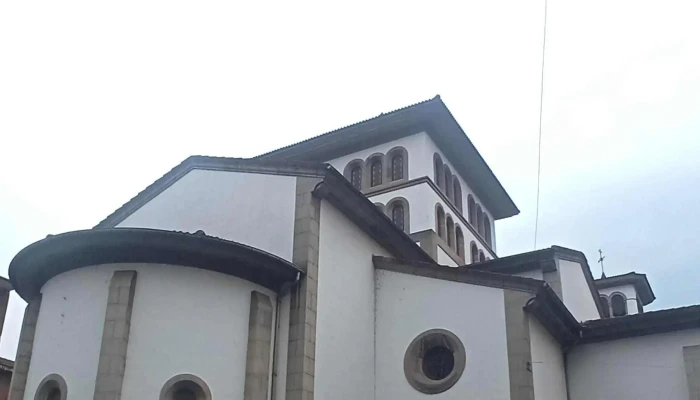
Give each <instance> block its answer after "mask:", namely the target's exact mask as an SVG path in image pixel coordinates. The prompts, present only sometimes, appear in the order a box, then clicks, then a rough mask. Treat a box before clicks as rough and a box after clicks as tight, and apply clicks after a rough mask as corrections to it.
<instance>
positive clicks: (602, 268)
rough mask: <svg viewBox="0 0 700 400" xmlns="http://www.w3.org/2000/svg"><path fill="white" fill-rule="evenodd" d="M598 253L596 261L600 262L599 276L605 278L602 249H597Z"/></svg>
mask: <svg viewBox="0 0 700 400" xmlns="http://www.w3.org/2000/svg"><path fill="white" fill-rule="evenodd" d="M598 254H600V258H599V259H598V262H599V263H600V270H601V271H602V272H603V273H602V274H601V276H600V278H601V279H603V278H605V267H604V266H603V260H605V256H604V255H603V250H601V249H598Z"/></svg>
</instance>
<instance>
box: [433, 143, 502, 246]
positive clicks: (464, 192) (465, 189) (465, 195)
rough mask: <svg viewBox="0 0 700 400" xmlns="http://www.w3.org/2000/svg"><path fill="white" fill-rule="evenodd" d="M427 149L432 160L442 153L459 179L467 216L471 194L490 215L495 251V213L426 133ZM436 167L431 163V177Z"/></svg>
mask: <svg viewBox="0 0 700 400" xmlns="http://www.w3.org/2000/svg"><path fill="white" fill-rule="evenodd" d="M425 150H426V152H427V153H428V154H427V156H428V158H429V159H430V160H431V163H432V160H433V156H434V154H435V153H438V154H439V155H440V158H442V162H443V163H444V164H446V165H448V166H449V167H450V171H451V172H452V175H453V176H456V177H457V178H458V179H459V184H460V186H461V187H462V206H463V208H464V214H465V216H467V217H468V211H467V204H468V203H467V199H468V196H469V195H470V194H471V195H472V196H473V197H474V201H475V202H476V204H479V205H481V211H483V212H484V213H486V215H487V216H488V217H489V222H490V224H491V235H492V238H491V243H493V246H492V247H493V249H494V251H495V250H496V229H495V226H494V220H493V215H491V212H490V211H489V210H488V208H487V207H486V206H485V205H484V203H483V202H482V201H481V200H480V199H479V197H478V196H477V195H476V194H475V193H474V191H473V190H472V189H471V188H470V187H469V185H467V182H466V181H465V180H464V179H463V177H462V175H460V174H459V173H458V172H457V171H456V170H455V167H454V165H452V162H451V161H450V160H448V159H447V157H445V154H444V153H443V152H442V151H440V149H439V148H438V147H437V145H436V144H435V142H433V140H432V139H431V138H430V136H428V135H426V141H425ZM434 169H435V167H434V166H433V165H432V164H431V166H430V170H431V173H430V174H429V175H427V176H428V177H430V179H433V178H434V177H435V172H434Z"/></svg>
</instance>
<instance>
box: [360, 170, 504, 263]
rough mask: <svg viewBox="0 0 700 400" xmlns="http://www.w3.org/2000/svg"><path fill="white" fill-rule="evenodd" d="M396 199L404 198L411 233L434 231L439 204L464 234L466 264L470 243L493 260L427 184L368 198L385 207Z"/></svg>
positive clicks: (466, 223) (464, 223)
mask: <svg viewBox="0 0 700 400" xmlns="http://www.w3.org/2000/svg"><path fill="white" fill-rule="evenodd" d="M396 197H404V198H405V199H406V200H407V201H408V206H409V207H408V208H409V211H408V213H409V216H410V231H411V233H413V232H420V231H424V230H427V229H432V230H433V231H435V230H436V219H437V216H436V214H435V213H436V211H435V210H436V208H435V205H436V204H440V206H442V209H443V210H445V216H448V215H449V216H451V217H452V220H453V221H454V223H455V226H457V225H459V226H460V229H462V233H463V234H464V249H465V253H466V255H467V263H469V260H468V258H469V244H470V242H472V241H474V243H476V246H477V248H478V249H479V250H483V251H484V254H485V255H486V256H488V257H491V258H495V255H494V254H493V253H491V252H490V251H489V250H488V249H487V248H486V247H485V246H484V245H483V244H482V243H481V242H480V241H479V240H478V239H477V238H476V235H474V234H473V233H472V232H471V231H470V230H469V228H468V227H467V225H468V224H469V223H468V222H467V221H466V220H465V219H463V218H462V217H460V216H459V215H458V214H456V213H454V212H453V211H452V210H451V209H450V208H449V206H447V205H446V204H445V202H444V201H442V199H441V197H440V196H439V195H438V194H437V193H436V192H435V190H433V188H432V187H431V186H430V185H429V184H427V183H421V184H418V185H413V186H409V187H405V188H401V189H397V190H392V191H391V192H387V193H382V194H378V195H374V196H369V199H370V201H372V202H373V203H382V204H384V205H386V204H388V203H389V202H390V201H391V200H392V199H394V198H396Z"/></svg>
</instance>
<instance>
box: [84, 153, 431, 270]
mask: <svg viewBox="0 0 700 400" xmlns="http://www.w3.org/2000/svg"><path fill="white" fill-rule="evenodd" d="M194 169H203V170H214V171H232V172H248V173H264V174H275V175H289V176H303V177H317V178H319V184H318V185H317V186H316V188H315V189H314V191H313V194H314V195H316V196H319V197H321V198H324V199H327V200H328V201H329V202H330V203H331V204H333V205H334V206H335V207H336V208H338V209H339V210H340V211H341V212H343V213H344V214H345V215H346V216H347V217H348V218H350V219H351V220H352V221H353V222H355V224H357V225H358V226H359V227H360V228H361V229H363V230H364V231H365V232H366V233H367V234H368V235H369V236H370V237H372V238H373V239H374V240H376V241H377V242H378V243H379V244H381V245H382V246H383V247H384V248H386V249H387V250H389V251H390V252H391V253H392V254H394V255H396V256H397V257H400V258H405V259H412V260H418V261H432V259H431V258H430V256H429V255H428V254H427V253H425V251H423V249H421V248H420V246H418V245H417V244H416V243H415V242H414V241H413V239H411V238H410V237H409V236H408V235H407V234H406V233H404V232H403V231H402V230H400V229H398V228H397V227H396V225H394V223H393V222H391V219H389V217H387V216H386V215H385V214H384V213H383V212H382V211H381V210H379V209H378V208H377V207H376V206H375V205H374V204H373V203H372V202H371V201H370V200H369V199H367V197H365V196H364V195H363V194H362V193H360V192H359V191H357V190H356V189H355V188H354V187H352V185H351V184H350V182H348V180H347V179H345V177H343V175H342V174H340V173H339V172H338V171H336V170H335V168H333V167H332V166H330V165H329V164H323V163H315V162H305V161H268V160H260V159H242V158H224V157H204V156H192V157H189V158H187V159H186V160H184V161H183V162H181V163H180V164H179V165H178V166H176V167H175V168H173V169H172V170H170V171H169V172H167V173H166V174H165V175H163V176H162V177H161V178H160V179H158V180H156V181H155V182H153V183H152V184H151V185H149V186H148V187H147V188H146V189H144V190H143V191H142V192H140V193H139V194H137V195H136V196H135V197H134V198H132V199H131V200H129V201H128V202H127V203H126V204H124V205H123V206H121V207H120V208H119V209H117V210H116V211H115V212H113V213H112V214H111V215H109V216H108V217H107V218H105V219H104V220H103V221H102V222H100V223H99V224H97V226H95V228H94V229H109V228H114V227H115V226H116V225H118V224H119V223H120V222H122V221H123V220H124V219H126V218H127V217H128V216H129V215H131V214H132V213H133V212H135V211H136V210H138V209H139V208H140V207H142V206H143V205H144V204H146V203H147V202H149V201H151V200H152V199H153V198H155V197H156V196H157V195H159V194H160V193H162V192H163V191H164V190H166V189H167V188H169V187H170V186H171V185H172V184H174V183H175V182H177V181H178V180H179V179H180V178H182V177H183V176H185V174H187V173H188V172H190V171H192V170H194Z"/></svg>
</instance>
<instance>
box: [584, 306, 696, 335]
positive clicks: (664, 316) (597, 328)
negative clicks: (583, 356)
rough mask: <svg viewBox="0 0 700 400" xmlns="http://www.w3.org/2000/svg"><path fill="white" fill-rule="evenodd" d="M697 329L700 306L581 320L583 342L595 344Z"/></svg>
mask: <svg viewBox="0 0 700 400" xmlns="http://www.w3.org/2000/svg"><path fill="white" fill-rule="evenodd" d="M698 328H700V305H694V306H688V307H681V308H671V309H668V310H659V311H649V312H645V313H642V314H634V315H627V316H624V317H615V318H605V319H598V320H594V321H587V322H585V323H583V328H582V337H583V339H582V342H583V343H594V342H602V341H607V340H616V339H625V338H630V337H636V336H646V335H654V334H659V333H666V332H674V331H680V330H685V329H698Z"/></svg>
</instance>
